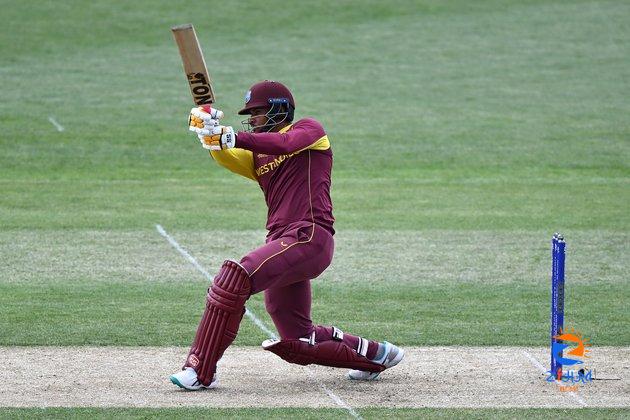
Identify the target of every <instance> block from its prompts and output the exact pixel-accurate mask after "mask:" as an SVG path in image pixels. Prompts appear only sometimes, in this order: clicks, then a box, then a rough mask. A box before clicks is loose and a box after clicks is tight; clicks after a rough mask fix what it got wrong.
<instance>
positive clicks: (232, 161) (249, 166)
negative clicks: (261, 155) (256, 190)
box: [210, 148, 257, 181]
mask: <svg viewBox="0 0 630 420" xmlns="http://www.w3.org/2000/svg"><path fill="white" fill-rule="evenodd" d="M210 155H211V156H212V158H213V159H214V160H215V161H216V162H217V163H218V164H219V165H221V166H223V167H224V168H226V169H228V170H230V171H232V172H234V173H235V174H239V175H242V176H244V177H246V178H249V179H251V180H254V181H257V179H256V171H254V155H253V153H252V152H251V151H249V150H245V149H236V148H234V149H226V150H212V151H210Z"/></svg>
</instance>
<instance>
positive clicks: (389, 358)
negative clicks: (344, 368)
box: [347, 341, 405, 381]
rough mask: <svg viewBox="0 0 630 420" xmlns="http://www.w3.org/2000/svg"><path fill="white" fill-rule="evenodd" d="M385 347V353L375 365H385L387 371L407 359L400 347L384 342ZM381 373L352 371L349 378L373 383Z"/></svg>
mask: <svg viewBox="0 0 630 420" xmlns="http://www.w3.org/2000/svg"><path fill="white" fill-rule="evenodd" d="M383 344H384V345H385V353H384V354H383V357H381V358H380V359H379V360H374V362H375V363H380V364H381V365H385V369H389V368H391V367H394V366H396V365H397V364H398V363H400V361H401V360H402V359H403V357H405V351H404V350H403V349H401V348H400V347H396V346H395V345H393V344H392V343H388V342H387V341H383ZM380 374H381V372H366V371H363V370H351V371H349V372H348V375H347V376H348V378H349V379H352V380H355V381H373V380H374V379H376V378H378V375H380Z"/></svg>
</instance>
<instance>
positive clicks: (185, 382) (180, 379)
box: [170, 367, 219, 391]
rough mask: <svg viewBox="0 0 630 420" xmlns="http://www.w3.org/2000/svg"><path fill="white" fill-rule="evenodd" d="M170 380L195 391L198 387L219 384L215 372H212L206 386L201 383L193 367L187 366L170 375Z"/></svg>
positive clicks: (213, 386)
mask: <svg viewBox="0 0 630 420" xmlns="http://www.w3.org/2000/svg"><path fill="white" fill-rule="evenodd" d="M170 380H171V382H173V383H174V384H175V385H177V386H178V387H180V388H184V389H187V390H189V391H197V390H199V389H211V388H215V387H216V386H217V385H218V384H219V380H218V379H217V374H216V373H215V374H214V377H213V378H212V382H210V385H207V386H206V385H204V384H202V383H201V382H199V379H198V378H197V372H195V369H193V368H191V367H187V368H186V369H184V370H180V371H179V372H177V373H175V374H173V375H171V377H170Z"/></svg>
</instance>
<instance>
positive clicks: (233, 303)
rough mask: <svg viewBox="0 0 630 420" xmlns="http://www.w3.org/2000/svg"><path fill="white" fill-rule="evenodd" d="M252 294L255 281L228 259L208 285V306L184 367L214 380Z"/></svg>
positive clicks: (207, 380) (204, 378)
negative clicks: (220, 361) (252, 285)
mask: <svg viewBox="0 0 630 420" xmlns="http://www.w3.org/2000/svg"><path fill="white" fill-rule="evenodd" d="M250 294H251V280H250V278H249V274H247V271H245V269H244V268H243V267H242V266H241V265H240V264H238V263H237V262H234V261H230V260H227V261H225V262H224V263H223V266H222V267H221V270H220V271H219V274H217V276H216V277H215V278H214V282H213V284H212V286H210V287H209V288H208V295H207V298H206V309H205V311H204V313H203V316H202V318H201V322H200V323H199V327H198V328H197V334H196V335H195V340H194V342H193V344H192V346H191V349H190V352H189V354H188V358H187V359H186V364H185V365H184V367H192V368H194V369H195V371H196V372H197V377H198V378H199V381H200V382H201V383H203V384H204V385H208V384H209V383H210V382H211V381H212V377H213V376H214V373H215V370H216V364H217V362H218V361H219V359H220V358H221V356H222V355H223V352H224V351H225V349H226V348H227V347H228V346H229V345H230V344H232V342H233V341H234V339H235V338H236V334H237V333H238V327H239V325H240V323H241V319H242V318H243V314H244V313H245V302H246V301H247V299H248V298H249V296H250Z"/></svg>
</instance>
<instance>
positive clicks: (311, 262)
mask: <svg viewBox="0 0 630 420" xmlns="http://www.w3.org/2000/svg"><path fill="white" fill-rule="evenodd" d="M294 111H295V101H294V99H293V95H292V94H291V92H290V91H289V89H288V88H287V87H286V86H284V85H283V84H282V83H279V82H275V81H270V80H265V81H262V82H259V83H256V84H255V85H253V86H252V87H251V89H250V90H249V91H248V92H247V94H246V96H245V107H244V108H243V109H241V110H240V111H239V112H238V113H239V114H240V115H248V118H247V119H246V120H244V121H243V125H244V126H245V127H246V130H245V131H239V132H238V133H236V132H234V129H233V128H232V127H229V126H223V125H221V123H220V121H219V120H220V118H221V117H222V116H223V113H222V112H221V111H219V110H216V109H214V108H210V107H209V106H203V107H198V108H193V109H192V110H191V112H190V118H189V126H190V127H189V128H190V130H191V131H193V132H195V133H196V134H197V136H198V138H199V140H200V141H201V145H202V146H203V147H204V148H205V149H209V150H210V155H211V156H212V158H213V159H214V160H215V161H216V162H217V163H218V164H219V165H221V166H223V167H225V168H226V169H228V170H230V171H232V172H235V173H237V174H239V175H242V176H244V177H246V178H249V179H251V180H252V181H254V182H257V183H258V185H259V186H260V188H261V189H262V191H263V193H264V196H265V202H266V203H267V207H268V213H267V230H268V234H267V238H266V241H265V244H264V245H262V246H261V247H259V248H257V249H254V250H253V251H251V252H250V253H248V254H247V255H245V256H244V257H243V258H241V259H240V261H238V262H237V261H231V260H227V261H225V262H224V263H223V266H222V267H221V269H220V270H219V273H218V274H217V275H216V277H215V278H214V282H213V284H212V285H211V286H210V287H209V289H208V293H207V296H206V308H205V311H204V313H203V315H202V317H201V321H200V322H199V327H198V328H197V333H196V335H195V339H194V341H193V344H192V347H191V348H190V352H189V353H188V357H187V358H186V362H185V364H184V367H183V369H182V370H181V371H179V372H177V373H175V374H173V375H171V377H170V380H171V381H172V382H173V383H174V384H175V385H177V386H179V387H181V388H185V389H188V390H199V389H204V388H214V387H216V386H217V373H216V367H217V362H218V361H219V359H220V358H221V356H222V355H223V352H224V351H225V349H226V348H227V347H228V346H229V345H230V344H231V343H232V342H233V341H234V339H235V338H236V334H237V332H238V328H239V324H240V322H241V319H242V318H243V314H244V313H245V302H246V301H247V299H248V298H249V297H250V296H251V295H253V294H254V293H259V292H264V294H265V307H266V309H267V312H269V315H271V318H272V319H273V322H274V324H275V326H276V328H277V330H278V333H279V336H280V339H279V340H265V341H264V342H263V343H262V346H263V348H264V349H265V350H268V351H271V352H273V353H275V354H276V355H278V356H279V357H281V358H282V359H284V360H286V361H287V362H290V363H297V364H300V365H308V364H311V363H314V364H319V365H325V366H334V367H341V368H348V369H350V371H349V372H348V375H347V376H348V378H350V379H354V380H374V379H376V378H377V377H378V376H379V374H380V373H381V372H382V371H383V370H385V369H388V368H391V367H393V366H396V365H397V364H398V363H399V362H400V361H401V360H402V359H403V356H404V351H403V350H402V349H401V348H399V347H397V346H395V345H393V344H391V343H388V342H387V341H383V342H377V341H372V340H367V339H365V338H362V337H357V336H355V335H351V334H348V333H344V332H343V331H341V330H340V329H339V328H337V327H333V326H323V325H313V322H312V320H311V280H312V279H315V278H316V277H317V276H319V275H320V274H321V273H322V272H323V271H324V270H325V269H326V268H327V267H328V265H329V264H330V262H331V260H332V257H333V250H334V240H333V235H334V234H335V230H334V229H333V223H334V220H335V219H334V218H333V214H332V208H333V205H332V201H331V199H330V184H331V170H332V164H333V153H332V149H331V146H330V141H329V139H328V136H327V135H326V132H325V131H324V128H323V127H322V126H321V124H320V123H319V122H318V121H316V120H315V119H313V118H303V119H300V120H298V121H296V122H293V116H294Z"/></svg>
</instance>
